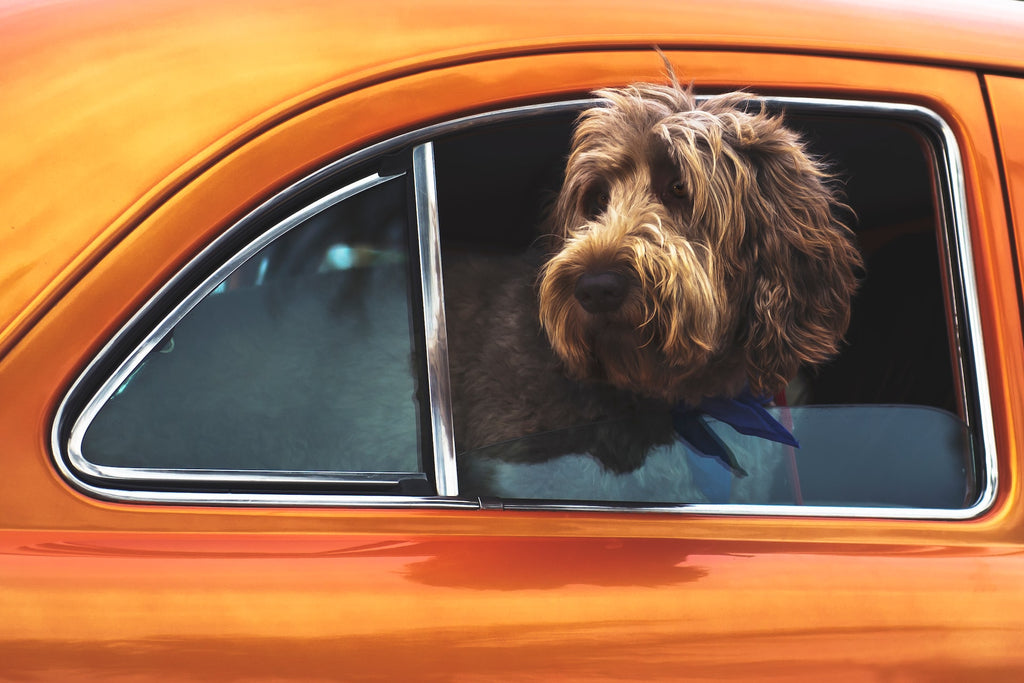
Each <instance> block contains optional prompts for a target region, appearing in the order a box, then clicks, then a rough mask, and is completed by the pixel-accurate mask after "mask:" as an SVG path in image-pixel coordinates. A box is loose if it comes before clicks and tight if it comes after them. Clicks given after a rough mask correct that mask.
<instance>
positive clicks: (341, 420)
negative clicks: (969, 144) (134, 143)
mask: <svg viewBox="0 0 1024 683" xmlns="http://www.w3.org/2000/svg"><path fill="white" fill-rule="evenodd" d="M582 106H583V103H580V102H572V103H564V104H555V105H545V106H542V107H527V108H523V109H518V110H510V111H506V112H499V113H495V114H487V115H482V116H478V117H473V118H471V119H468V120H463V121H459V122H454V123H452V124H441V125H439V126H435V127H432V128H430V129H426V130H423V131H417V132H415V133H411V134H408V135H406V136H402V137H401V138H398V139H396V140H393V141H389V142H386V143H382V144H380V145H378V146H376V147H374V148H371V149H369V150H366V151H364V152H362V153H360V154H358V155H356V156H355V157H353V158H348V159H343V160H341V161H339V162H337V163H335V164H334V165H332V166H331V167H329V168H327V169H324V170H322V171H320V172H319V173H317V174H316V175H315V177H313V178H311V179H307V180H306V181H303V182H302V183H300V184H299V185H298V186H297V188H292V189H291V190H289V191H288V192H286V193H285V195H282V197H284V199H280V200H279V201H271V202H268V204H267V206H266V207H264V209H262V210H260V211H257V212H255V213H254V214H253V215H251V216H249V217H247V218H246V219H245V220H244V221H243V222H242V223H241V224H240V225H239V226H236V228H235V229H233V230H232V231H229V233H227V234H226V235H225V237H224V238H222V239H221V240H220V241H219V242H218V244H216V245H213V246H212V247H211V248H210V249H208V250H207V251H206V252H204V254H202V255H200V257H197V259H196V260H195V261H194V262H193V264H192V265H190V266H189V268H187V269H186V270H185V271H183V275H182V276H180V277H179V278H178V281H177V282H175V283H171V284H170V285H169V286H168V287H165V288H164V290H163V292H162V293H161V294H159V295H158V296H157V297H156V298H155V299H154V300H153V302H151V304H150V306H149V307H147V309H146V311H144V312H141V313H140V315H138V316H136V318H135V319H134V320H133V321H132V322H131V323H130V324H129V325H128V326H126V328H125V329H124V330H122V332H121V334H120V335H119V337H118V338H117V339H115V340H113V341H112V342H111V344H110V345H109V346H108V348H107V349H106V350H105V351H104V353H103V354H101V356H100V357H99V358H98V359H97V361H96V362H94V363H93V365H92V366H91V367H90V369H89V370H88V371H87V372H86V373H85V375H83V377H82V378H81V379H80V380H79V383H78V384H77V385H76V387H75V388H74V389H73V390H72V392H71V394H69V397H68V399H67V400H66V401H65V406H64V408H63V409H62V413H61V416H60V419H59V420H58V423H57V425H56V427H55V432H54V445H55V451H56V452H57V453H58V456H59V464H60V465H61V467H62V469H63V470H64V471H65V472H66V473H67V474H68V476H70V477H71V478H72V479H74V480H75V481H77V482H79V484H80V485H82V486H83V487H85V488H87V489H88V490H90V491H92V492H95V493H97V495H104V496H107V497H114V498H122V499H130V500H170V501H187V502H193V501H195V500H209V501H215V502H227V503H230V502H249V503H251V502H267V503H274V504H342V505H367V504H388V505H403V504H413V503H415V504H428V505H459V506H477V505H480V504H481V502H480V501H482V500H486V501H489V502H488V503H487V504H488V505H493V504H495V501H497V504H500V505H504V506H506V507H563V508H579V507H581V506H582V507H587V508H588V509H594V508H597V509H623V508H636V507H640V508H643V507H645V506H646V507H653V508H657V509H659V510H687V509H693V510H706V509H721V510H723V511H728V510H729V509H732V511H734V512H735V511H743V510H746V509H748V508H747V507H744V506H766V507H765V508H764V510H762V512H764V511H768V513H769V514H770V510H772V509H774V510H776V511H777V512H778V513H779V514H789V513H795V514H799V511H797V510H796V509H795V508H802V509H805V510H806V511H808V513H811V511H813V510H814V509H817V510H818V514H828V513H827V512H826V513H823V512H821V511H822V509H823V508H830V509H832V511H833V512H834V513H835V514H858V512H857V510H858V509H860V510H864V511H870V514H886V513H885V510H891V511H893V513H892V514H894V515H896V516H905V515H908V514H909V515H911V516H913V515H916V514H921V515H925V516H938V517H942V516H946V517H950V518H956V517H960V516H967V515H969V514H971V513H970V510H972V509H973V508H976V507H977V506H979V505H981V504H983V500H984V498H985V496H986V495H989V492H990V491H991V488H992V481H991V479H992V476H993V471H994V468H993V465H992V461H993V457H994V454H993V453H992V452H991V451H992V449H991V446H990V445H988V444H987V439H988V438H989V436H988V428H987V427H986V424H987V420H988V417H987V410H988V409H987V390H986V388H985V386H984V378H983V372H980V370H983V361H984V359H983V357H981V355H980V353H979V351H978V349H980V336H979V335H980V330H979V329H978V327H977V325H976V324H975V323H974V322H973V317H972V316H973V315H974V312H973V310H974V309H973V304H972V301H973V296H974V292H973V279H972V276H971V270H970V269H971V265H970V258H969V243H967V241H966V236H967V230H966V225H965V223H964V221H965V218H964V216H963V209H962V202H963V197H962V189H961V187H960V185H958V183H959V182H960V180H959V177H958V175H957V173H958V164H959V162H958V157H957V153H956V148H955V143H954V142H953V139H952V136H951V135H950V134H948V129H945V127H944V124H942V122H941V120H940V119H938V117H936V116H934V115H933V114H931V113H930V112H927V111H926V110H922V109H919V108H917V107H901V106H898V105H878V106H876V105H870V104H864V103H842V102H839V103H837V102H832V101H829V102H822V101H814V100H774V101H769V106H772V107H776V108H779V109H785V111H786V116H787V121H788V123H789V125H790V126H791V127H794V128H796V129H798V130H799V131H800V133H801V134H802V135H803V136H804V137H805V139H806V140H807V141H808V144H809V145H810V147H811V149H812V151H813V152H814V153H816V154H818V155H821V156H822V157H824V158H825V159H827V160H828V162H829V164H830V165H831V167H832V168H833V170H834V171H835V173H836V175H837V176H838V177H840V178H841V179H842V181H843V183H844V186H845V194H846V201H847V203H848V204H849V206H850V209H851V213H850V216H848V217H847V220H849V221H850V222H851V225H853V227H855V231H856V236H857V240H858V246H859V247H860V249H861V250H862V252H863V254H864V257H865V261H866V271H865V275H864V280H863V283H862V286H861V289H860V292H859V293H858V295H857V298H856V300H855V302H854V309H853V320H852V323H851V328H850V331H849V333H848V335H847V343H846V345H845V346H844V348H843V351H842V353H841V354H840V355H839V356H838V357H837V358H836V359H835V360H834V361H833V362H831V363H830V364H828V365H826V366H824V367H822V368H820V369H819V370H817V371H814V372H809V371H808V372H801V373H800V375H799V376H798V377H796V378H794V381H793V382H792V383H791V385H790V387H789V389H788V390H787V392H786V396H785V397H779V399H780V400H779V401H778V402H777V403H778V405H775V406H772V407H770V408H769V409H768V410H769V411H770V412H771V413H772V415H773V416H774V417H775V419H777V420H778V422H780V423H782V424H785V425H787V427H789V428H790V430H791V431H792V434H793V435H794V436H795V437H796V438H797V439H798V440H799V442H800V447H799V448H794V447H791V446H786V445H782V444H778V443H774V442H765V441H764V440H761V439H757V438H751V437H746V436H743V435H741V434H738V433H736V432H735V430H733V429H732V428H731V427H728V426H726V425H723V424H720V423H718V422H717V421H716V420H714V419H713V418H710V417H709V418H704V422H705V423H706V424H707V426H708V428H709V430H710V431H711V433H713V434H714V435H715V437H716V438H717V439H719V440H720V441H721V442H722V443H723V444H724V445H725V446H726V447H727V448H728V450H729V451H730V452H731V453H733V454H734V456H735V457H736V459H737V461H738V462H739V464H740V468H739V470H736V469H729V468H723V467H721V466H719V464H717V463H716V462H713V461H711V462H709V461H708V459H707V458H705V457H702V456H700V455H699V454H695V453H694V452H692V449H689V448H687V446H686V444H685V443H684V442H682V441H678V440H669V441H667V442H664V443H659V444H657V445H656V447H653V448H651V449H650V450H649V451H648V452H646V453H645V455H644V457H643V458H642V459H641V461H640V462H639V464H638V466H637V467H636V468H635V469H633V470H631V471H628V472H621V471H613V470H611V469H609V468H608V467H606V466H605V465H604V463H603V462H602V456H601V451H602V450H607V449H609V448H620V447H628V446H623V445H621V444H618V443H615V442H614V441H613V440H610V439H609V437H608V434H609V431H608V427H609V425H608V424H605V423H601V422H597V423H593V424H565V425H563V426H561V427H560V428H559V429H556V430H548V431H545V432H543V433H539V434H531V433H527V434H521V435H514V437H513V438H509V436H508V435H507V434H500V435H499V434H497V433H496V434H495V437H494V439H493V440H492V441H490V442H487V443H484V444H483V445H481V446H478V447H474V448H465V447H463V446H462V445H461V444H460V442H459V438H458V435H459V434H460V433H462V427H463V426H462V425H460V424H459V423H458V415H455V416H454V417H453V415H452V412H451V391H452V390H453V389H452V387H451V386H450V384H449V383H450V382H458V381H463V380H462V379H461V378H460V377H459V376H458V375H455V374H453V375H451V376H449V374H448V355H449V354H452V355H453V356H457V355H458V354H465V353H467V351H466V350H465V346H466V345H467V343H469V344H471V343H472V342H468V341H467V338H466V337H465V336H464V335H462V334H461V331H460V330H459V329H458V328H457V327H453V326H452V325H448V326H447V327H446V326H445V325H444V313H445V310H444V299H443V298H442V281H443V282H444V286H445V287H449V286H454V284H455V283H456V282H457V281H455V280H451V279H450V277H449V275H450V273H454V272H456V271H457V270H458V268H459V267H460V261H461V260H471V259H477V258H479V259H484V262H487V259H491V260H492V262H493V263H495V264H500V263H503V262H507V261H508V260H509V259H513V260H516V259H522V258H531V250H533V249H534V248H535V245H536V244H537V240H538V238H539V237H541V236H542V234H543V230H544V227H543V225H544V215H545V207H546V206H547V205H548V204H549V203H550V201H551V198H552V197H553V195H554V193H556V192H557V190H558V187H559V183H560V181H561V170H562V167H563V164H564V160H565V156H566V153H567V150H568V140H569V136H570V134H571V130H572V125H573V121H574V119H575V117H576V115H577V114H578V111H579V109H580V108H581V107H582ZM442 256H443V259H442V258H441V257H442ZM495 267H500V266H498V265H496V266H495ZM196 282H198V284H196ZM462 293H463V294H464V293H465V292H462ZM455 361H457V358H453V363H454V362H455ZM456 389H457V387H456ZM453 420H454V421H453ZM646 427H647V426H646V425H638V426H637V427H636V429H638V430H641V431H642V430H643V429H645V428H646ZM474 429H476V431H477V432H481V431H482V432H484V433H486V432H487V429H488V425H474ZM616 433H619V432H616ZM226 483H229V484H230V486H227V487H226ZM226 489H227V490H226ZM237 491H241V492H242V493H241V494H240V495H239V496H238V497H236V496H235V492H237ZM707 505H712V506H714V507H713V508H707V507H706V506H707ZM730 506H731V507H730ZM837 510H838V511H840V512H836V511H837ZM880 511H881V512H880ZM913 511H918V512H913ZM937 511H938V512H937ZM866 514H867V513H866Z"/></svg>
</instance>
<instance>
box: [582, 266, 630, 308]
mask: <svg viewBox="0 0 1024 683" xmlns="http://www.w3.org/2000/svg"><path fill="white" fill-rule="evenodd" d="M628 289H629V280H627V279H626V278H625V277H624V276H623V275H620V274H619V273H614V272H612V271H602V272H598V273H584V274H583V275H581V276H580V279H579V280H577V281H576V288H575V289H574V290H573V295H574V296H575V297H576V300H577V301H579V302H580V306H582V307H583V310H585V311H586V312H587V313H593V314H599V313H613V312H615V311H617V310H619V308H621V307H622V302H623V301H625V300H626V292H627V290H628Z"/></svg>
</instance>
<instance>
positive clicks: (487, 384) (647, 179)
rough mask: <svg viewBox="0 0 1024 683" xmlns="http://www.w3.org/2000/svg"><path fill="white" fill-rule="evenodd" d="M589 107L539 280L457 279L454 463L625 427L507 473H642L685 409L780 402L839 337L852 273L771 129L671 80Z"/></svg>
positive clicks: (806, 161)
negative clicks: (502, 444)
mask: <svg viewBox="0 0 1024 683" xmlns="http://www.w3.org/2000/svg"><path fill="white" fill-rule="evenodd" d="M596 95H597V96H598V97H599V98H601V100H603V102H602V103H601V104H600V105H599V106H595V107H593V108H591V109H588V110H586V111H585V112H583V114H582V115H581V116H580V118H579V121H578V124H577V127H576V131H575V134H574V137H573V141H572V149H571V154H570V157H569V161H568V165H567V168H566V172H565V181H564V184H563V186H562V189H561V192H560V194H559V196H558V198H557V201H556V203H555V206H554V209H553V214H552V226H551V232H552V233H553V235H552V241H551V248H550V250H549V253H548V254H547V255H546V256H545V257H544V259H543V263H539V264H530V263H528V262H527V261H526V260H522V259H520V260H516V259H491V260H486V261H485V262H481V260H480V259H473V260H472V262H470V263H465V262H460V260H455V262H452V260H449V261H446V263H445V265H446V268H448V272H447V273H446V285H445V287H446V292H447V296H448V302H449V305H448V317H449V326H450V330H449V331H450V335H449V336H450V341H451V346H450V348H451V377H452V389H453V403H454V406H453V407H454V417H455V421H456V422H455V426H456V445H457V448H458V449H459V450H460V451H465V450H469V449H474V448H478V447H480V446H483V445H485V444H488V443H493V442H497V441H503V440H506V439H515V438H516V437H519V436H522V435H525V434H531V433H536V432H544V431H549V430H556V429H560V428H564V427H567V426H571V425H576V424H583V423H588V422H597V421H607V420H615V419H616V418H621V417H627V418H629V419H627V420H626V421H617V422H607V423H606V424H605V425H604V426H603V427H601V428H599V429H596V430H589V431H587V432H586V435H585V436H580V435H578V434H576V433H574V432H571V431H570V432H566V433H565V435H564V443H562V442H551V441H549V443H548V444H547V446H546V447H545V448H546V449H547V450H548V451H551V452H546V453H537V452H518V451H514V450H513V456H512V457H515V458H521V459H522V458H525V459H530V458H536V459H545V458H549V457H553V456H555V455H559V454H561V453H571V452H575V453H580V452H591V453H592V454H593V455H595V456H596V457H598V458H599V459H600V460H601V461H602V462H603V463H604V465H605V466H606V467H607V468H609V469H611V470H613V471H619V472H624V471H630V470H632V469H634V468H636V467H637V466H638V465H640V464H641V463H642V462H643V459H644V457H645V454H646V452H647V451H648V449H650V447H651V446H653V445H655V444H659V443H666V442H668V441H669V440H671V438H672V421H671V418H670V417H669V415H670V412H671V411H672V409H673V408H674V407H678V406H687V407H690V408H693V407H699V406H701V405H702V404H703V403H704V402H705V401H707V400H708V399H709V398H732V397H736V396H738V395H741V394H744V393H746V394H748V395H754V396H765V395H771V394H773V393H775V392H778V391H780V390H781V389H783V388H784V387H785V385H786V384H787V382H788V380H789V379H790V378H792V377H793V376H794V375H795V374H796V372H797V370H798V368H800V367H801V365H804V364H815V363H820V362H821V361H824V360H825V359H827V358H829V357H830V356H832V355H833V354H835V353H836V351H837V347H838V344H839V342H840V340H841V338H842V335H843V333H844V331H845V329H846V326H847V323H848V320H849V309H850V298H851V296H852V293H853V292H854V290H855V287H856V276H855V271H856V269H857V268H858V267H859V265H860V257H859V255H858V253H857V251H856V250H855V249H854V247H853V246H852V244H851V241H850V233H849V230H848V229H847V228H846V227H845V226H843V225H842V224H841V223H839V222H838V221H837V220H836V218H835V212H836V209H837V207H838V206H839V205H838V203H837V200H836V197H835V193H834V191H833V189H832V188H831V186H830V182H829V177H828V175H827V173H826V171H825V169H824V168H823V166H822V164H821V163H820V162H818V161H817V160H815V159H814V158H812V157H811V156H810V155H809V154H808V153H806V152H805V150H804V146H803V144H802V142H801V140H800V139H799V137H798V136H797V134H796V133H794V132H793V131H791V130H790V129H788V128H786V127H785V126H784V125H783V122H782V120H781V118H780V117H779V116H773V115H770V114H768V113H766V112H765V111H764V109H763V108H762V107H757V106H756V105H755V106H754V107H752V108H751V107H749V102H750V100H751V96H750V95H749V94H747V93H731V94H726V95H719V96H715V97H711V98H709V99H706V100H704V101H697V99H696V98H695V97H694V95H693V93H692V92H691V91H690V90H689V89H685V88H682V87H680V86H679V84H678V83H677V82H675V80H674V78H673V83H672V84H671V85H654V84H636V85H632V86H629V87H626V88H622V89H610V90H602V91H599V92H598V93H596ZM538 273H539V277H538ZM574 434H575V435H574ZM552 444H554V445H552Z"/></svg>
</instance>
